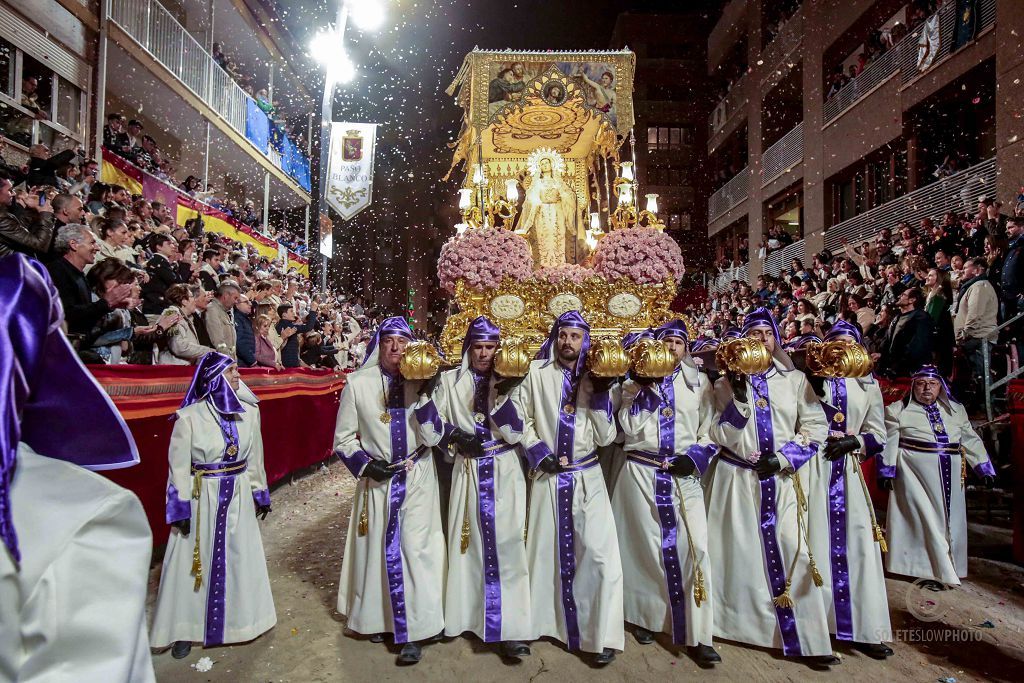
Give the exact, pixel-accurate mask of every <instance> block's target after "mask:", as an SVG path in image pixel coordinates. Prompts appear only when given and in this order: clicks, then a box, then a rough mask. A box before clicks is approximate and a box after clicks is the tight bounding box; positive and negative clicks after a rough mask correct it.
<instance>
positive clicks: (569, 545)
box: [555, 472, 580, 650]
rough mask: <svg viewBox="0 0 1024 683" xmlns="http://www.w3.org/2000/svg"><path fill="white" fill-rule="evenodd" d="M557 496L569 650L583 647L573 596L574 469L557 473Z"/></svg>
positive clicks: (561, 579) (563, 607)
mask: <svg viewBox="0 0 1024 683" xmlns="http://www.w3.org/2000/svg"><path fill="white" fill-rule="evenodd" d="M557 477H558V483H557V490H556V493H555V495H556V498H557V501H558V541H557V542H558V568H559V585H560V588H561V591H562V618H563V619H565V631H566V635H567V636H568V638H567V642H566V646H567V647H568V648H569V650H578V649H579V647H580V625H579V615H578V614H577V612H576V598H575V596H574V595H573V585H572V584H573V580H574V579H575V577H576V528H575V525H574V523H573V518H572V499H573V492H574V489H575V486H576V479H575V475H574V474H573V473H572V472H561V473H559V474H558V475H557Z"/></svg>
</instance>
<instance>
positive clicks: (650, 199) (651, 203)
mask: <svg viewBox="0 0 1024 683" xmlns="http://www.w3.org/2000/svg"><path fill="white" fill-rule="evenodd" d="M647 210H648V211H650V212H651V213H658V195H656V194H653V193H652V194H649V195H647Z"/></svg>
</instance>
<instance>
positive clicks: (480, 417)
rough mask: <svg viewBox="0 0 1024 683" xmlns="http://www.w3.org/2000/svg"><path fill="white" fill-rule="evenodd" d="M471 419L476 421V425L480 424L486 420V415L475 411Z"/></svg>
mask: <svg viewBox="0 0 1024 683" xmlns="http://www.w3.org/2000/svg"><path fill="white" fill-rule="evenodd" d="M473 420H474V421H475V422H476V423H477V424H478V425H482V424H483V423H484V422H486V421H487V417H486V416H485V415H484V414H483V413H475V414H474V415H473Z"/></svg>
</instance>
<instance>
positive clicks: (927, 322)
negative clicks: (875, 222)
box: [687, 197, 1024, 406]
mask: <svg viewBox="0 0 1024 683" xmlns="http://www.w3.org/2000/svg"><path fill="white" fill-rule="evenodd" d="M1010 214H1012V215H1008V214H1007V213H1004V212H1003V207H1002V204H1000V202H997V201H993V200H992V199H990V198H988V197H981V198H979V201H978V205H977V210H976V211H974V212H970V213H968V214H965V215H958V214H957V213H953V212H950V213H947V214H945V215H944V216H940V217H935V218H934V219H933V218H925V219H923V220H921V221H920V224H919V225H917V226H912V225H910V224H909V223H907V222H900V223H898V224H896V225H894V226H893V227H892V228H885V229H883V230H881V231H880V232H879V233H878V234H876V235H875V236H874V237H872V238H871V239H866V240H864V241H862V242H860V243H859V244H849V243H845V242H844V244H843V248H842V250H841V251H839V252H838V253H832V252H830V251H823V252H820V253H818V254H816V255H815V256H814V257H813V262H812V263H811V264H809V265H805V264H804V263H802V262H801V261H800V260H799V259H793V260H792V262H791V263H790V264H789V267H788V268H786V269H784V270H782V271H781V273H780V274H779V276H778V277H771V276H768V275H762V276H760V277H758V278H757V279H756V282H755V284H753V285H750V284H748V283H746V282H740V281H737V280H734V281H733V282H732V283H731V284H730V286H729V288H728V290H727V291H724V292H720V293H717V294H712V295H710V296H709V298H708V300H707V301H706V302H702V303H700V304H694V305H691V306H690V307H689V309H688V310H687V313H688V315H689V317H690V318H691V320H692V321H693V322H694V324H695V327H696V328H697V334H698V336H705V337H710V338H721V336H722V335H723V334H724V333H725V332H726V331H728V330H729V329H732V328H738V327H740V326H741V325H742V324H743V317H744V315H746V314H747V313H749V312H751V311H753V310H754V309H755V308H758V307H760V306H764V307H767V308H769V309H771V310H772V311H773V312H774V314H775V316H776V320H777V322H778V324H779V329H780V331H781V333H782V337H783V341H784V343H799V342H800V341H801V340H802V339H804V338H806V337H807V336H808V335H814V336H817V337H823V336H824V333H825V332H826V331H827V330H828V328H829V327H830V326H831V325H832V324H833V323H834V322H835V321H836V320H839V319H843V320H846V321H848V322H852V323H855V324H857V325H858V326H859V327H860V329H861V330H862V332H863V333H864V340H865V344H866V346H867V347H868V350H869V351H870V352H871V354H872V356H873V358H874V359H875V361H876V370H877V372H878V373H879V374H881V375H883V376H887V377H906V376H909V375H910V374H911V373H912V372H914V371H915V370H917V368H919V367H920V366H921V365H923V364H925V363H929V362H934V363H936V364H937V365H938V366H939V367H940V368H941V369H942V371H943V372H944V373H945V374H946V375H947V376H953V377H954V379H955V384H956V386H957V388H958V390H959V393H960V394H961V395H962V396H963V397H964V398H965V399H966V400H968V402H970V403H972V404H973V405H975V406H976V405H977V404H978V402H979V401H980V400H982V399H983V396H982V395H981V393H982V381H981V380H982V378H983V376H984V374H983V365H982V362H983V354H982V347H983V346H984V345H986V344H987V345H988V346H989V348H990V350H992V349H993V346H994V345H995V344H997V343H999V342H1003V343H1005V342H1010V341H1011V340H1012V342H1013V343H1006V344H1005V347H1001V348H1005V351H1006V352H1007V354H1008V357H1012V358H1013V360H1014V362H1015V360H1016V357H1017V356H1018V355H1019V354H1018V351H1017V343H1018V342H1017V340H1018V339H1020V338H1021V336H1022V335H1021V333H1022V331H1024V330H1022V327H1024V326H1022V325H1019V324H1014V325H1011V326H1009V327H1008V328H1006V330H1004V333H1003V336H1002V338H997V335H996V334H995V330H996V327H997V325H998V324H1000V323H1001V322H1005V321H1007V320H1010V319H1012V318H1013V317H1014V316H1016V315H1017V313H1018V312H1019V311H1024V254H1022V252H1024V239H1022V236H1024V202H1022V201H1021V198H1018V200H1017V204H1016V206H1015V207H1014V209H1013V210H1012V211H1011V212H1010ZM995 363H996V361H995V360H993V364H994V365H993V371H995V369H996V367H998V366H996V365H995ZM1006 368H1007V366H1006V365H1005V363H1004V365H1003V366H1002V371H1003V372H1005V370H1006Z"/></svg>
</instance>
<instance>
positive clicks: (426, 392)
mask: <svg viewBox="0 0 1024 683" xmlns="http://www.w3.org/2000/svg"><path fill="white" fill-rule="evenodd" d="M440 381H441V373H440V372H438V373H436V374H434V376H433V377H431V378H430V379H425V380H423V383H422V384H420V390H419V395H420V396H426V397H427V398H430V397H431V396H433V395H434V389H436V388H437V383H438V382H440Z"/></svg>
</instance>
